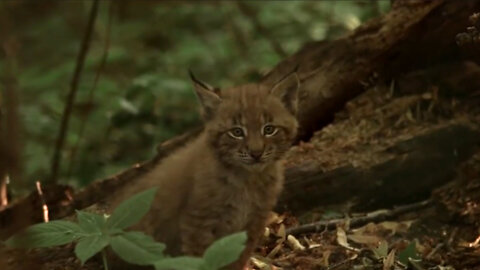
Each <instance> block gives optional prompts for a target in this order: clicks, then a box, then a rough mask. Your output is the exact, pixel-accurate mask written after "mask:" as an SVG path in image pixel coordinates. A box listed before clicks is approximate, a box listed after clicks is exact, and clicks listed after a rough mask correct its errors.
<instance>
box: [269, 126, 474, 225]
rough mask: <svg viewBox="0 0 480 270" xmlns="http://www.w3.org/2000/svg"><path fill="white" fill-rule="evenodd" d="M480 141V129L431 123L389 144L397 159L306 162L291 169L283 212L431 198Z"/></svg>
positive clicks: (281, 202)
mask: <svg viewBox="0 0 480 270" xmlns="http://www.w3.org/2000/svg"><path fill="white" fill-rule="evenodd" d="M479 145H480V131H479V130H476V129H475V128H473V127H470V126H468V125H461V124H448V125H446V126H442V127H438V128H432V129H430V130H428V131H427V133H425V134H423V135H419V136H416V137H413V138H411V139H408V140H404V141H400V142H399V143H397V144H395V145H393V146H391V147H389V148H387V149H385V152H388V153H389V154H393V158H391V159H387V160H384V161H383V162H380V163H379V164H376V165H374V166H372V167H354V166H352V165H347V166H342V167H339V168H336V169H333V170H331V171H326V172H325V171H323V170H322V169H321V168H319V167H316V166H315V165H312V164H311V163H307V164H304V165H299V166H295V167H291V168H289V169H287V171H286V173H285V177H286V184H285V192H284V193H283V194H282V196H281V198H280V200H279V204H278V206H277V207H278V210H279V211H285V210H288V211H291V212H293V213H294V214H296V215H299V214H302V213H305V212H308V211H309V210H311V209H313V208H315V207H318V206H328V205H335V204H340V203H345V202H346V201H352V202H353V203H354V205H353V208H352V209H353V210H358V211H369V210H373V209H377V208H385V207H392V206H394V205H398V204H406V203H412V202H415V201H419V200H424V199H427V198H428V197H429V196H430V193H431V192H432V190H433V189H435V188H437V187H440V186H441V185H443V184H445V183H447V182H448V181H451V180H452V179H453V178H454V176H455V173H456V169H457V167H458V165H459V163H461V162H462V161H465V160H467V159H468V158H469V157H470V156H471V155H472V154H473V153H474V152H475V147H478V146H479Z"/></svg>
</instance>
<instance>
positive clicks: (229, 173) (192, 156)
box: [112, 73, 299, 269]
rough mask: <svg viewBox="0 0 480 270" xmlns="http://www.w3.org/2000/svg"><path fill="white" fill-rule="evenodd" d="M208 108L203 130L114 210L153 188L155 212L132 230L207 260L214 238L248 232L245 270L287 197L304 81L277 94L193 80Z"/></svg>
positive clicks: (125, 193)
mask: <svg viewBox="0 0 480 270" xmlns="http://www.w3.org/2000/svg"><path fill="white" fill-rule="evenodd" d="M191 77H192V80H193V83H194V86H195V91H196V94H197V96H198V98H199V100H200V103H201V105H202V108H203V116H204V119H205V128H204V131H203V132H202V133H201V134H200V135H199V136H198V137H197V138H196V139H194V140H193V141H191V142H190V143H189V144H187V145H186V146H184V147H183V148H181V149H179V150H177V151H176V152H175V153H173V154H171V155H170V156H169V157H167V158H165V159H164V160H162V161H161V162H160V164H158V165H157V166H156V167H155V168H153V169H152V170H151V171H150V172H149V173H147V174H146V175H145V176H144V177H143V178H141V179H139V181H138V182H136V183H135V185H134V186H128V187H125V188H124V189H122V190H120V191H119V192H118V193H117V194H114V195H113V197H114V198H115V199H113V201H112V206H113V207H115V206H116V205H118V203H120V202H121V201H123V199H125V198H127V197H129V196H131V195H133V194H135V193H138V192H140V191H143V190H145V189H148V188H151V187H158V191H157V194H156V197H155V199H154V202H153V204H152V208H151V210H150V212H149V213H148V214H147V215H146V216H145V217H144V218H143V219H142V221H141V222H140V223H139V224H138V225H137V226H136V228H135V229H138V230H142V231H144V232H146V233H147V234H150V235H152V236H153V237H154V238H155V239H156V240H158V241H161V242H163V243H165V244H166V245H167V253H169V254H171V255H180V254H187V255H202V254H203V252H204V250H205V249H206V248H207V247H208V246H209V245H210V244H211V243H212V242H214V241H215V240H216V239H218V238H220V237H222V236H225V235H228V234H232V233H235V232H238V231H243V230H246V231H247V233H248V242H247V248H246V250H245V251H244V254H243V255H242V257H241V258H240V259H239V260H238V262H237V263H236V264H235V266H233V267H232V268H235V269H238V268H240V267H241V266H243V265H244V264H245V263H246V262H247V260H248V257H249V256H250V254H251V252H252V251H253V249H254V247H255V244H256V241H257V240H258V239H259V238H260V237H261V235H262V233H263V230H264V226H265V222H266V218H267V216H268V214H269V212H270V210H271V209H272V208H273V207H274V205H275V203H276V201H277V197H278V195H279V194H280V191H281V190H282V184H283V167H282V156H283V155H284V153H285V152H286V151H287V150H288V149H289V147H290V145H291V142H292V141H293V139H294V138H295V136H296V134H297V120H296V118H295V113H296V107H297V91H298V87H299V81H298V78H297V76H296V73H291V74H289V75H287V76H286V77H285V78H283V79H282V80H281V81H279V82H278V83H276V84H275V85H274V86H273V87H268V86H266V85H262V84H247V85H243V86H240V87H234V88H230V89H222V90H218V89H214V88H212V87H210V86H208V85H207V84H205V83H202V82H200V81H198V80H197V79H195V78H194V77H193V75H192V76H191Z"/></svg>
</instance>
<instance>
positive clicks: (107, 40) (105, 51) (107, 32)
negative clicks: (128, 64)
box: [67, 1, 113, 177]
mask: <svg viewBox="0 0 480 270" xmlns="http://www.w3.org/2000/svg"><path fill="white" fill-rule="evenodd" d="M112 10H113V1H112V2H110V6H109V8H108V15H107V17H108V21H107V29H106V30H105V45H104V47H103V54H102V59H101V60H100V64H99V65H98V69H97V73H96V74H95V79H94V80H93V85H92V88H90V91H89V93H88V99H87V104H93V99H94V97H95V90H96V89H97V85H98V81H99V80H100V75H101V73H102V71H103V69H104V68H105V64H106V63H107V58H108V51H109V48H110V34H111V30H112ZM90 114H91V110H87V111H86V112H85V115H84V116H83V119H82V121H81V123H80V127H79V129H78V136H77V137H78V139H77V141H76V142H75V145H74V146H73V148H72V151H71V153H70V164H69V165H68V170H67V177H70V176H71V175H72V171H73V167H74V166H75V157H76V154H77V151H78V149H79V147H80V143H81V141H82V139H83V135H84V133H85V127H86V125H87V122H88V118H89V116H90Z"/></svg>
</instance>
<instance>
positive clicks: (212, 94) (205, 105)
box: [188, 70, 221, 120]
mask: <svg viewBox="0 0 480 270" xmlns="http://www.w3.org/2000/svg"><path fill="white" fill-rule="evenodd" d="M188 73H189V75H190V79H191V80H192V82H193V85H194V89H195V93H196V94H197V97H198V99H199V100H200V103H201V105H202V111H203V118H204V119H205V120H210V119H211V118H212V117H213V115H214V114H215V111H216V110H217V107H218V105H219V104H220V102H221V99H220V97H219V96H218V89H216V88H213V87H212V86H210V85H208V84H207V83H204V82H202V81H200V80H198V79H197V78H196V77H195V75H193V72H192V71H191V70H188Z"/></svg>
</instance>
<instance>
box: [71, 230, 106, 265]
mask: <svg viewBox="0 0 480 270" xmlns="http://www.w3.org/2000/svg"><path fill="white" fill-rule="evenodd" d="M108 240H109V238H108V236H106V235H102V234H98V235H90V236H87V237H83V238H81V239H80V241H78V243H77V245H76V246H75V255H77V258H79V259H80V261H81V262H82V265H83V264H84V263H85V262H86V261H87V260H88V259H90V258H91V257H92V256H93V255H95V254H97V253H98V252H100V251H101V250H102V249H104V248H105V247H106V246H107V245H108V244H109V241H108Z"/></svg>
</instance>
